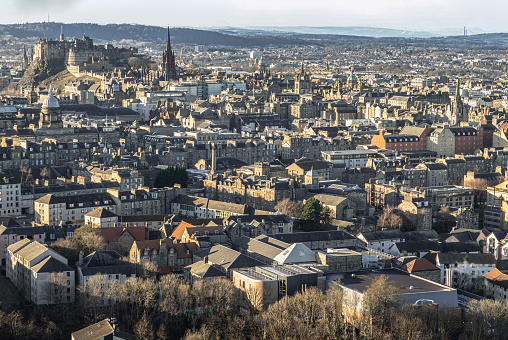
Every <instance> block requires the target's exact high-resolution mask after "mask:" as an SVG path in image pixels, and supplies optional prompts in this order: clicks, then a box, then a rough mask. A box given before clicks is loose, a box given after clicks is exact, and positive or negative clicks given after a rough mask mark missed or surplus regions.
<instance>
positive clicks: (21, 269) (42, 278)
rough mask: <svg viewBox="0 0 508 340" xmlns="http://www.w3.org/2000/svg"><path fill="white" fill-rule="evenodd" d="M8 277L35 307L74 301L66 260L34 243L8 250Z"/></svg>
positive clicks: (19, 242) (72, 276)
mask: <svg viewBox="0 0 508 340" xmlns="http://www.w3.org/2000/svg"><path fill="white" fill-rule="evenodd" d="M6 273H7V278H8V279H10V280H11V281H12V283H14V285H15V286H16V287H17V288H18V289H20V290H22V291H23V292H24V294H25V298H26V299H27V300H29V301H32V302H33V303H34V304H36V305H42V304H56V303H69V302H74V296H75V276H74V270H73V269H72V268H71V267H69V266H68V265H67V259H66V258H65V257H63V256H62V255H60V254H59V253H57V252H56V251H54V250H52V249H50V248H48V247H46V246H45V245H43V244H40V243H39V242H37V241H31V240H29V239H24V240H21V241H18V242H16V243H14V244H11V245H10V246H9V247H7V265H6Z"/></svg>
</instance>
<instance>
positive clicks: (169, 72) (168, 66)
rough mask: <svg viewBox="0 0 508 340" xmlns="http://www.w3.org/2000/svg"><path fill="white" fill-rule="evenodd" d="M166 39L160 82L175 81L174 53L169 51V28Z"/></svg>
mask: <svg viewBox="0 0 508 340" xmlns="http://www.w3.org/2000/svg"><path fill="white" fill-rule="evenodd" d="M166 39H167V40H166V50H165V51H164V52H162V73H163V75H162V78H163V79H162V80H164V81H169V80H171V79H173V80H174V79H177V76H176V64H175V53H174V52H173V51H172V50H171V36H170V33H169V26H168V36H167V38H166Z"/></svg>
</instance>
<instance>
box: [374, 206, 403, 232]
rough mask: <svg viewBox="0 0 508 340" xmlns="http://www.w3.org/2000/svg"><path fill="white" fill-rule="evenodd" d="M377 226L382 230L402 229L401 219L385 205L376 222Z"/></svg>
mask: <svg viewBox="0 0 508 340" xmlns="http://www.w3.org/2000/svg"><path fill="white" fill-rule="evenodd" d="M377 226H378V227H380V228H383V229H399V228H400V227H402V218H401V217H400V216H399V215H397V214H395V208H394V207H392V206H391V205H387V206H386V207H385V208H384V209H383V214H381V216H379V219H378V220H377Z"/></svg>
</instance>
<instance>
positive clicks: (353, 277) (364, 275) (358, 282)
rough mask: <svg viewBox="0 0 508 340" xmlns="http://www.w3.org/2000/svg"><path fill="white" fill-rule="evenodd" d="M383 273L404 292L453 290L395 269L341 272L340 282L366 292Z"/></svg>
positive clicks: (350, 287)
mask: <svg viewBox="0 0 508 340" xmlns="http://www.w3.org/2000/svg"><path fill="white" fill-rule="evenodd" d="M381 275H386V276H387V277H388V281H390V282H394V283H396V284H398V285H400V286H402V294H412V293H423V292H437V291H447V290H453V289H452V288H449V287H446V286H443V285H440V284H437V283H434V282H431V281H427V280H424V279H421V278H419V277H417V276H412V275H409V274H407V273H404V272H401V271H398V270H395V269H386V270H375V271H357V272H352V273H347V274H340V277H339V279H340V282H341V284H342V285H343V286H345V287H347V288H349V289H353V290H357V291H359V292H360V293H364V292H365V291H366V290H367V289H368V288H369V286H370V285H371V284H372V282H373V281H374V280H376V279H378V278H379V277H380V276H381Z"/></svg>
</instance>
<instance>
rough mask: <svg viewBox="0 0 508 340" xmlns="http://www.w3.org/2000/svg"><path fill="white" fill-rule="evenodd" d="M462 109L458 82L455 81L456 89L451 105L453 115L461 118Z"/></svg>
mask: <svg viewBox="0 0 508 340" xmlns="http://www.w3.org/2000/svg"><path fill="white" fill-rule="evenodd" d="M463 109H464V104H463V103H462V98H461V97H460V80H459V79H457V88H456V89H455V100H454V103H453V114H454V115H455V116H461V115H462V113H463V112H462V111H463Z"/></svg>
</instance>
